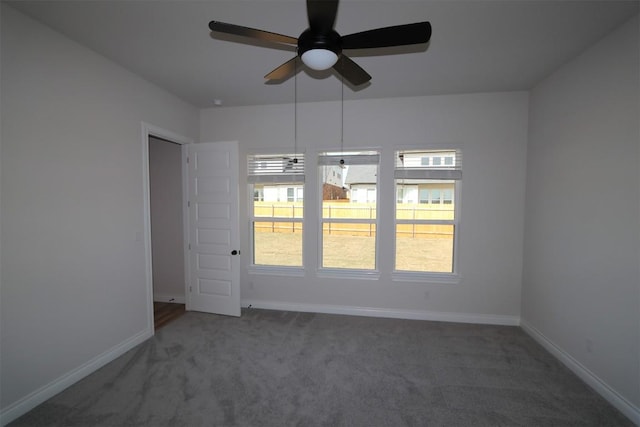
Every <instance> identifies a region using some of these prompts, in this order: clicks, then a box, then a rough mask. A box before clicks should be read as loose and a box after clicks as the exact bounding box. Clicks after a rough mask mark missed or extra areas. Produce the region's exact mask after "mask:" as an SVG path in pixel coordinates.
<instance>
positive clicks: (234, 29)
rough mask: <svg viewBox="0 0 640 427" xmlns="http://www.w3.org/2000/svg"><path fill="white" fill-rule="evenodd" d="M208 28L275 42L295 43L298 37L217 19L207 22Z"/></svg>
mask: <svg viewBox="0 0 640 427" xmlns="http://www.w3.org/2000/svg"><path fill="white" fill-rule="evenodd" d="M209 29H211V31H215V32H218V33H225V34H233V35H236V36H244V37H250V38H253V39H258V40H265V41H269V42H275V43H283V44H292V45H297V44H298V39H297V38H295V37H289V36H285V35H283V34H278V33H271V32H269V31H263V30H256V29H255V28H249V27H243V26H240V25H234V24H226V23H224V22H219V21H211V22H209Z"/></svg>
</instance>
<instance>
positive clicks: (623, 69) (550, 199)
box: [522, 18, 640, 423]
mask: <svg viewBox="0 0 640 427" xmlns="http://www.w3.org/2000/svg"><path fill="white" fill-rule="evenodd" d="M638 50H639V45H638V19H637V18H635V19H634V20H632V21H630V22H629V23H627V24H626V25H624V26H623V27H621V28H620V29H619V30H617V31H615V32H614V33H612V34H611V35H609V36H607V37H606V38H605V39H603V40H602V41H600V42H599V43H597V44H596V45H594V46H593V47H592V48H591V49H589V50H588V51H586V52H585V53H584V54H582V55H581V56H579V57H578V58H576V59H575V60H573V61H571V62H569V63H568V64H566V65H565V66H563V67H562V68H561V69H559V70H558V71H556V72H555V73H554V74H552V75H551V76H550V77H548V78H547V79H546V80H544V81H543V82H541V83H540V84H538V85H537V86H536V87H535V88H534V89H533V90H532V92H531V104H530V130H529V147H528V154H527V157H528V162H527V170H528V174H527V198H526V226H525V251H524V254H525V257H524V258H525V264H524V274H523V298H522V300H523V306H522V317H523V325H524V326H525V328H527V329H528V330H529V331H530V332H532V334H533V335H534V336H536V337H537V338H539V339H541V340H542V341H543V342H546V343H547V345H548V346H549V347H550V348H552V349H553V348H554V347H555V349H556V350H557V355H559V356H561V357H564V358H566V360H567V361H569V362H570V363H569V364H570V365H571V366H572V367H573V368H574V369H577V370H578V371H582V374H583V376H584V377H585V378H587V380H588V381H591V383H592V385H594V386H595V387H597V388H598V387H599V388H600V389H601V391H603V390H604V391H605V394H606V393H608V391H607V388H610V389H612V392H611V393H609V395H608V398H609V399H610V400H612V399H613V400H614V401H615V400H618V402H617V403H618V407H619V408H622V409H623V410H625V408H626V413H627V415H629V416H631V417H633V418H634V420H635V421H636V422H637V423H640V412H638V408H639V407H640V372H639V364H640V352H639V339H640V329H639V325H640V310H639V304H640V273H639V271H638V265H639V260H640V234H639V233H640V212H639V210H640V202H639V193H640V176H639V164H640V158H639V153H638V152H639V145H640V142H639V141H640V131H639V128H638V126H639V124H638V123H639V117H640V110H639V107H638V104H639V90H640V87H639V84H638V80H639V76H640V70H639V67H638ZM600 381H601V382H602V383H600ZM618 398H619V399H618ZM629 405H633V406H635V409H633V408H632V407H630V406H629ZM634 411H635V412H634Z"/></svg>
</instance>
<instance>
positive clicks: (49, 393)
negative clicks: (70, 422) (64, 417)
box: [0, 329, 153, 426]
mask: <svg viewBox="0 0 640 427" xmlns="http://www.w3.org/2000/svg"><path fill="white" fill-rule="evenodd" d="M152 336H153V330H152V329H145V330H143V331H141V332H139V333H137V334H136V335H134V336H132V337H131V338H129V339H127V340H125V341H123V342H121V343H120V344H118V345H116V346H114V347H112V348H111V349H109V350H107V351H106V352H104V353H102V354H101V355H99V356H97V357H95V358H93V359H91V360H89V361H88V362H86V363H84V364H83V365H81V366H79V367H78V368H76V369H74V370H72V371H70V372H67V373H66V374H64V375H62V376H61V377H59V378H57V379H55V380H53V381H51V382H50V383H49V384H46V385H44V386H42V387H40V388H39V389H37V390H35V391H33V392H31V393H29V394H28V395H26V396H25V397H23V398H22V399H20V400H18V401H16V402H14V403H12V404H11V405H9V406H8V407H6V408H4V409H2V411H0V425H2V426H4V425H7V424H9V423H10V422H11V421H13V420H15V419H16V418H18V417H20V416H22V415H24V414H26V413H27V412H29V411H30V410H32V409H33V408H35V407H36V406H38V405H39V404H41V403H43V402H44V401H46V400H47V399H50V398H52V397H53V396H55V395H56V394H58V393H60V392H61V391H63V390H64V389H66V388H67V387H69V386H71V385H73V384H74V383H76V382H78V381H80V380H81V379H83V378H84V377H86V376H87V375H89V374H92V373H93V372H95V371H97V370H98V369H100V368H101V367H103V366H104V365H106V364H107V363H109V362H111V361H113V360H115V359H116V358H118V357H120V356H122V355H123V354H124V353H126V352H127V351H129V350H131V349H132V348H134V347H135V346H137V345H139V344H141V343H143V342H144V341H146V340H147V339H149V338H151V337H152Z"/></svg>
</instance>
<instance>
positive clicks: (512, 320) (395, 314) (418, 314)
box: [241, 299, 520, 326]
mask: <svg viewBox="0 0 640 427" xmlns="http://www.w3.org/2000/svg"><path fill="white" fill-rule="evenodd" d="M241 305H242V307H249V306H251V307H253V308H262V309H265V310H282V311H300V312H305V313H326V314H345V315H350V316H368V317H388V318H393V319H410V320H433V321H438V322H460V323H478V324H485V325H506V326H518V325H520V317H518V316H505V315H491V314H474V313H449V312H442V311H426V310H425V311H422V310H398V309H390V308H373V307H357V306H343V305H324V304H297V303H288V302H279V301H261V300H248V299H243V300H242V302H241Z"/></svg>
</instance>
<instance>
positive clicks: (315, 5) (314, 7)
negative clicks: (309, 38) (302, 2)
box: [307, 0, 338, 34]
mask: <svg viewBox="0 0 640 427" xmlns="http://www.w3.org/2000/svg"><path fill="white" fill-rule="evenodd" d="M337 14H338V0H307V16H308V17H309V28H311V31H313V32H314V33H320V34H325V33H328V32H329V31H331V30H332V29H333V25H334V24H335V22H336V15H337Z"/></svg>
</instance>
